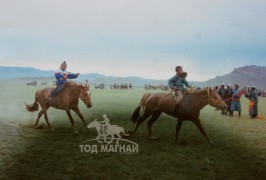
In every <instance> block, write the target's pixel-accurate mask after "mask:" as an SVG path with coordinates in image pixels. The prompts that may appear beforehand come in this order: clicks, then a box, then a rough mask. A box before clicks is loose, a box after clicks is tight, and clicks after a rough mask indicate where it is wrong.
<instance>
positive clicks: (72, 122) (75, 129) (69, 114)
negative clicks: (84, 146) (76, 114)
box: [66, 110, 78, 134]
mask: <svg viewBox="0 0 266 180" xmlns="http://www.w3.org/2000/svg"><path fill="white" fill-rule="evenodd" d="M66 113H67V115H68V118H69V120H70V123H71V124H72V127H73V129H74V134H78V130H77V128H76V126H75V123H74V119H73V118H72V115H71V113H70V110H66Z"/></svg>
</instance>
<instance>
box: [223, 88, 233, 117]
mask: <svg viewBox="0 0 266 180" xmlns="http://www.w3.org/2000/svg"><path fill="white" fill-rule="evenodd" d="M232 95H233V89H232V88H231V85H230V84H227V85H226V91H225V97H226V100H225V104H226V105H227V109H226V112H225V114H226V115H227V114H228V113H229V114H231V113H230V112H231V103H232Z"/></svg>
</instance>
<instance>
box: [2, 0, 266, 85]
mask: <svg viewBox="0 0 266 180" xmlns="http://www.w3.org/2000/svg"><path fill="white" fill-rule="evenodd" d="M265 9H266V1H265V0H234V1H233V0H216V1H214V0H194V1H192V0H42V1H41V0H23V1H22V0H0V65H2V66H31V67H36V68H39V69H45V70H55V69H57V68H58V66H59V64H60V63H61V62H62V61H64V60H65V61H67V62H68V68H69V70H71V71H73V72H80V73H92V72H97V73H101V74H106V75H117V76H141V77H145V78H153V79H167V78H169V77H171V76H172V75H173V74H174V68H175V66H176V65H182V66H183V67H184V70H186V71H187V72H188V73H189V75H188V79H189V80H207V79H209V78H212V77H214V76H216V75H223V74H226V73H229V72H231V71H232V70H233V69H234V68H235V67H239V66H243V65H251V64H255V65H262V66H265V65H266V61H265V59H266V58H265V57H266V23H265V19H266V11H265Z"/></svg>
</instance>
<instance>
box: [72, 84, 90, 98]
mask: <svg viewBox="0 0 266 180" xmlns="http://www.w3.org/2000/svg"><path fill="white" fill-rule="evenodd" d="M68 87H75V88H74V89H75V93H76V95H77V98H81V93H83V92H81V93H80V92H78V90H77V87H79V88H82V91H84V86H82V85H79V86H78V84H77V83H75V86H68ZM86 89H87V87H86ZM88 91H89V88H88ZM89 92H90V91H89ZM81 99H82V100H83V101H90V100H91V92H90V93H89V96H88V97H82V98H81Z"/></svg>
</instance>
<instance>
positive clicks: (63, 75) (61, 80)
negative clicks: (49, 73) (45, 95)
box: [51, 61, 80, 97]
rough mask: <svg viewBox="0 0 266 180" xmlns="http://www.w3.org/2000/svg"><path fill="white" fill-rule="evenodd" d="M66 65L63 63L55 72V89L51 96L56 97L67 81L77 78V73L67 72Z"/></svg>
mask: <svg viewBox="0 0 266 180" xmlns="http://www.w3.org/2000/svg"><path fill="white" fill-rule="evenodd" d="M66 69H67V63H66V62H65V61H64V62H63V63H62V64H61V65H60V68H59V69H58V70H57V71H56V72H55V74H54V76H55V78H56V88H55V89H54V90H53V92H52V94H51V95H52V96H53V97H54V96H56V94H57V93H58V92H59V91H61V89H62V87H63V85H64V84H65V83H66V82H67V79H75V78H77V77H78V76H79V75H80V74H79V73H77V74H75V73H70V72H68V71H67V70H66Z"/></svg>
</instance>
